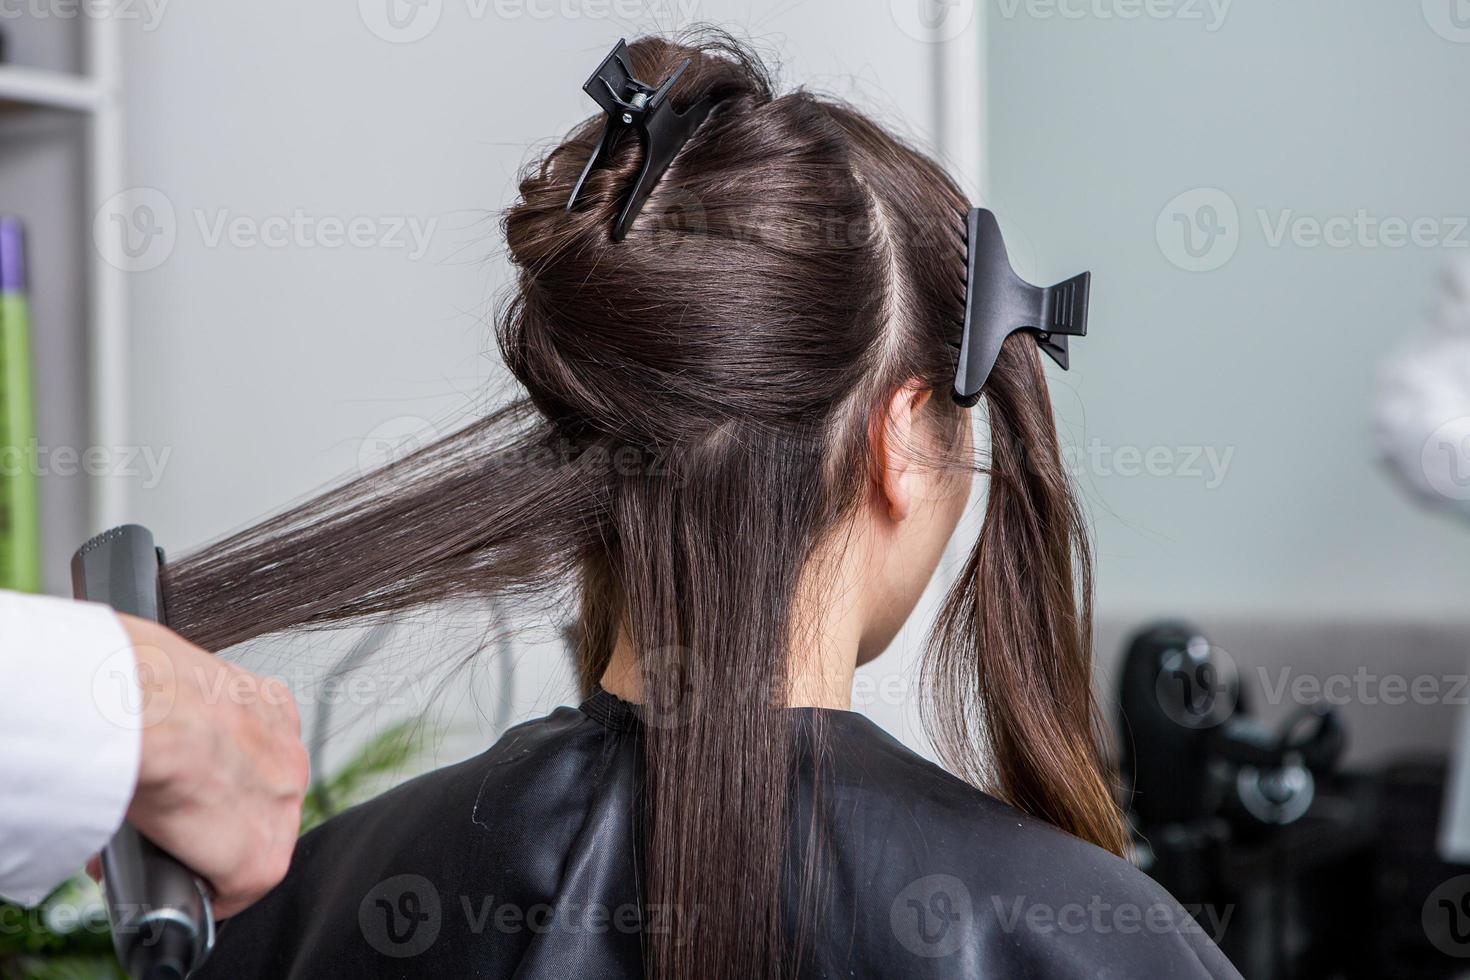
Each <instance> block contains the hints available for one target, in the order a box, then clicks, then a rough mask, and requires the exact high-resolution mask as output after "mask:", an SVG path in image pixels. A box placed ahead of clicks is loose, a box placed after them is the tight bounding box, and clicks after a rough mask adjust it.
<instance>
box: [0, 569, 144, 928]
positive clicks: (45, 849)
mask: <svg viewBox="0 0 1470 980" xmlns="http://www.w3.org/2000/svg"><path fill="white" fill-rule="evenodd" d="M0 670H3V674H4V677H5V680H6V687H7V689H8V693H7V695H6V700H5V704H4V710H0V895H3V896H4V897H6V898H8V899H10V900H11V901H14V902H18V903H19V904H21V905H34V904H36V903H37V902H39V901H41V899H43V898H45V897H46V896H47V895H49V894H50V893H51V891H52V890H53V889H55V888H56V886H57V885H60V884H61V883H62V882H63V881H65V880H66V879H67V878H68V877H69V876H71V875H72V874H74V873H75V872H76V871H77V870H78V869H79V868H80V867H81V866H82V864H83V863H84V862H85V861H86V860H87V858H88V857H90V856H91V855H93V854H95V853H97V852H98V851H99V850H101V849H102V846H103V845H104V844H106V843H107V841H108V839H109V838H110V837H111V836H112V834H113V832H114V831H116V830H117V828H118V826H119V825H120V824H121V823H122V821H123V817H124V815H125V814H126V812H127V808H128V804H129V803H130V802H131V800H132V797H133V791H134V789H135V788H136V787H137V782H138V764H139V759H140V756H141V753H142V730H141V716H140V697H139V695H140V689H139V681H138V670H137V660H136V658H135V656H134V654H133V648H132V643H131V642H130V641H129V639H128V635H127V633H126V632H125V631H124V630H123V628H122V623H121V622H120V621H119V620H118V618H117V617H116V616H115V615H114V614H113V612H112V610H110V609H108V608H107V607H105V606H101V605H96V604H94V603H83V602H73V601H71V600H68V599H56V598H51V597H48V596H29V595H21V594H19V593H15V592H3V591H0Z"/></svg>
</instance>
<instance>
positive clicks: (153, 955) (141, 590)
mask: <svg viewBox="0 0 1470 980" xmlns="http://www.w3.org/2000/svg"><path fill="white" fill-rule="evenodd" d="M162 568H163V551H162V549H160V548H157V547H155V546H154V544H153V533H152V532H151V531H149V530H148V529H147V528H146V527H139V526H138V525H137V524H125V525H123V526H122V527H115V528H113V529H112V530H110V531H105V532H103V533H102V534H99V535H97V536H96V537H95V538H93V539H92V540H90V541H88V542H87V543H86V544H84V545H82V546H81V548H79V549H78V550H77V553H76V554H75V555H74V556H72V560H71V581H72V591H73V593H74V594H75V595H76V597H77V598H78V599H90V600H93V601H95V602H103V603H106V604H107V605H109V606H111V607H112V608H113V609H116V610H117V611H118V612H123V613H128V614H130V615H133V616H137V617H139V618H142V619H151V620H153V621H155V622H159V623H162V622H165V621H166V620H165V618H164V609H163V591H162V588H161V586H160V582H159V573H160V571H161V570H162ZM102 874H103V881H104V885H103V887H104V890H105V892H106V896H107V915H108V918H109V920H110V921H111V923H112V941H113V946H114V947H115V948H116V950H117V957H118V959H119V960H121V961H122V965H123V969H125V970H127V971H128V975H129V976H131V977H132V978H133V980H183V978H185V977H187V976H188V975H189V974H190V973H192V972H194V970H195V969H197V968H198V967H199V965H200V964H202V963H203V962H204V960H205V958H206V957H207V956H208V955H209V951H210V949H211V948H212V947H213V946H214V912H213V910H212V909H211V908H210V904H209V891H208V889H207V888H206V887H205V885H204V882H202V881H200V880H199V878H198V877H196V876H195V875H194V874H193V872H191V871H190V870H189V869H188V868H186V867H184V866H183V865H182V864H180V863H179V862H178V861H177V860H175V859H174V858H173V857H172V856H171V855H169V854H168V853H166V852H165V851H163V850H162V849H161V848H159V847H158V846H157V845H155V844H154V843H153V842H151V841H149V840H147V839H146V838H144V837H143V836H142V835H141V834H139V833H138V831H137V830H136V829H135V828H134V827H133V826H132V825H131V824H127V823H125V824H123V825H122V827H121V828H120V829H119V830H118V832H117V833H116V834H115V835H113V838H112V840H111V841H109V842H108V844H107V846H106V847H105V848H103V850H102Z"/></svg>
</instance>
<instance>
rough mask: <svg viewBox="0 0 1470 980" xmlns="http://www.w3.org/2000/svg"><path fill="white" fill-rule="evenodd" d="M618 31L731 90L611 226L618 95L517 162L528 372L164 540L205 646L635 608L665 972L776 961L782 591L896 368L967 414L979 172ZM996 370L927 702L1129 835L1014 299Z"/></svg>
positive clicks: (828, 106)
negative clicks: (665, 922) (225, 529)
mask: <svg viewBox="0 0 1470 980" xmlns="http://www.w3.org/2000/svg"><path fill="white" fill-rule="evenodd" d="M630 53H631V57H632V61H633V68H634V71H635V74H636V75H637V76H638V77H640V78H645V79H663V78H665V77H667V76H668V75H669V73H670V72H672V71H673V70H674V68H675V67H677V65H678V64H679V62H680V61H682V60H683V59H685V58H691V59H693V64H692V65H691V67H690V68H689V70H688V71H687V72H686V74H685V75H684V77H683V79H682V80H681V82H680V83H679V86H678V88H677V89H676V90H675V92H674V98H675V101H676V103H680V104H687V103H689V102H692V101H693V100H695V99H697V98H700V97H702V96H703V95H705V94H706V93H714V94H715V95H716V96H718V98H719V100H720V101H719V105H718V107H717V109H716V110H715V111H714V113H713V114H712V115H711V116H710V118H709V119H708V120H707V121H706V122H705V124H704V125H703V126H702V127H701V129H700V130H699V131H698V132H697V134H696V135H695V137H694V138H693V139H692V140H691V141H690V143H689V144H688V145H687V146H686V147H685V148H684V150H683V151H682V152H681V154H680V155H679V157H678V158H677V159H676V161H675V163H674V165H673V167H672V168H671V169H670V170H669V171H668V172H667V173H666V174H665V175H664V177H663V179H662V181H661V182H660V183H659V185H658V187H657V189H656V190H655V192H654V193H653V195H652V196H651V197H650V198H649V200H648V202H647V205H646V206H645V208H644V210H643V213H642V214H641V216H640V217H639V218H638V220H637V221H636V222H635V223H634V225H633V226H632V230H631V231H630V233H629V235H628V237H627V240H626V241H623V242H620V243H615V242H613V241H612V239H611V237H610V231H611V226H612V222H613V216H614V214H615V213H616V211H617V209H618V207H619V205H620V204H621V202H622V201H623V199H624V197H625V196H626V194H627V192H628V189H629V186H630V183H631V181H632V179H633V175H634V173H635V169H636V167H637V166H638V164H639V151H638V149H637V147H636V145H634V141H632V140H626V141H624V144H623V145H622V146H620V147H619V149H618V150H617V152H616V153H615V154H614V157H613V159H612V161H611V162H610V164H609V165H608V166H606V167H604V168H601V169H599V170H597V171H595V172H594V173H593V174H592V175H591V178H590V180H589V182H588V185H587V187H586V188H585V189H584V191H583V193H582V196H581V198H580V199H579V201H578V205H577V207H576V209H574V210H573V211H571V212H568V211H567V210H566V209H565V205H566V201H567V198H568V195H569V193H570V191H571V188H572V185H573V183H574V182H575V180H576V178H577V175H578V173H579V172H580V170H581V168H582V166H583V164H584V163H585V162H586V160H587V158H588V156H589V154H590V153H591V152H592V149H593V146H594V144H595V141H596V139H597V137H598V135H599V133H600V130H601V120H600V118H599V119H592V120H589V121H588V122H586V123H585V124H583V125H582V126H580V127H579V128H577V129H576V130H575V131H574V132H573V133H572V134H571V135H570V136H568V137H567V139H566V140H565V141H564V142H562V143H561V144H560V145H559V146H557V147H556V148H555V149H553V150H552V151H551V152H550V153H549V154H548V155H547V156H546V157H545V159H544V160H542V161H540V162H539V163H537V164H536V165H534V166H532V167H531V168H530V169H529V170H528V171H527V172H526V174H525V176H524V178H523V179H522V182H521V186H520V192H521V193H520V200H519V201H518V202H517V203H516V204H515V205H514V206H513V207H512V208H511V209H510V210H509V212H508V213H507V215H506V217H505V222H504V226H505V235H506V241H507V244H508V247H509V253H510V256H511V258H512V260H513V261H514V263H515V265H516V267H517V269H518V270H519V279H518V283H517V286H516V288H515V290H514V293H513V295H512V297H511V298H510V300H509V302H508V303H507V305H506V306H505V308H504V309H503V311H502V314H501V316H500V317H499V321H498V336H499V343H500V348H501V352H502V354H503V356H504V359H505V363H506V364H507V365H508V366H509V368H510V370H511V371H512V372H513V374H514V375H515V377H516V379H517V380H518V381H519V382H520V384H521V385H523V386H524V389H525V394H524V397H521V398H518V399H516V400H514V401H512V402H511V403H510V404H508V405H507V406H506V407H504V408H503V409H501V410H499V411H496V412H493V413H491V414H490V415H488V416H487V417H485V418H482V419H480V420H478V421H476V422H474V423H473V424H471V425H469V426H468V427H466V428H464V429H463V430H461V431H459V432H457V433H455V434H453V435H451V436H450V437H448V438H446V439H444V440H441V441H440V442H438V443H436V444H435V445H432V446H429V447H427V448H426V449H424V450H421V451H420V452H418V453H416V454H415V455H413V456H411V457H409V458H407V459H405V460H402V461H400V462H397V463H394V464H392V465H390V466H388V467H386V468H384V469H383V470H381V471H378V472H374V473H371V474H369V475H367V476H365V477H363V478H361V479H358V480H355V481H353V482H351V483H348V484H347V485H345V486H343V487H340V488H337V489H335V490H333V491H331V492H329V493H326V494H324V495H322V496H321V497H319V498H317V499H314V500H311V501H308V502H307V503H305V504H302V505H300V506H297V507H295V508H293V509H291V510H290V511H288V512H286V513H283V514H281V515H279V516H277V517H274V518H272V519H270V520H267V521H266V522H264V523H262V524H261V525H259V526H257V527H254V528H251V529H248V530H246V531H243V532H241V533H239V534H236V535H234V536H232V537H230V538H228V539H226V540H224V541H221V542H219V543H216V544H214V545H212V546H210V547H208V548H206V549H204V550H203V551H201V552H199V553H197V554H194V555H191V556H188V557H187V558H185V559H184V560H182V561H180V562H178V563H176V564H175V565H174V566H173V567H172V568H171V569H170V570H169V572H168V575H167V582H166V584H167V589H168V605H169V609H170V612H171V619H172V621H173V625H174V626H175V627H176V628H177V629H179V630H180V631H181V632H183V633H184V634H185V635H186V636H188V637H190V638H192V639H193V640H195V641H197V642H199V643H201V644H203V645H204V646H206V647H210V648H215V649H218V648H222V647H227V646H230V645H232V644H235V643H238V642H240V641H243V640H246V639H249V638H251V637H255V636H259V635H262V634H267V633H274V632H278V631H282V630H289V629H293V628H311V627H319V626H328V625H333V624H337V623H342V622H345V621H349V620H353V619H357V618H361V617H370V616H375V615H383V614H393V613H397V612H399V611H402V610H405V609H409V608H412V607H418V606H423V605H426V604H428V603H433V602H437V601H441V600H445V599H452V598H471V599H473V598H476V597H496V598H502V597H511V598H516V597H520V598H527V599H529V598H533V597H537V596H551V597H553V598H557V599H574V600H576V601H577V602H579V603H580V616H579V629H578V630H577V631H576V635H577V636H578V641H577V643H578V659H579V663H580V665H581V675H582V683H583V686H584V687H585V688H588V689H590V688H591V687H593V686H594V685H595V684H596V681H597V679H598V678H599V677H600V676H601V673H602V671H603V669H604V667H605V666H606V665H607V663H608V659H609V657H610V655H611V652H612V649H613V646H614V643H615V642H616V640H617V638H618V635H619V634H620V632H621V633H625V634H626V635H627V636H628V638H629V639H630V641H631V643H632V646H633V648H634V649H635V650H637V651H638V652H639V659H640V672H641V677H642V681H643V690H644V694H645V698H646V700H647V701H648V702H649V703H650V704H651V705H654V706H660V707H661V708H668V709H671V710H659V711H657V712H655V713H654V715H655V720H654V722H653V723H650V724H648V725H647V726H646V735H645V737H644V753H645V760H646V773H647V787H648V791H649V799H650V800H651V805H650V809H649V814H648V821H647V831H646V836H647V841H646V852H645V858H646V878H647V880H646V889H647V895H648V901H649V903H650V904H651V905H657V906H660V907H662V908H663V909H666V910H672V913H673V915H674V922H675V929H674V931H673V932H671V933H664V934H659V935H650V936H649V937H648V956H649V962H648V967H649V973H650V975H651V976H655V977H658V978H665V980H667V978H684V977H699V978H701V980H718V978H736V977H738V978H742V980H744V978H750V977H770V976H778V975H781V974H782V973H784V972H788V971H789V970H790V964H791V963H792V960H793V956H794V955H795V952H794V946H793V944H792V939H791V937H786V936H783V935H782V931H781V927H780V923H781V921H782V901H783V892H782V881H783V872H784V871H785V870H786V869H785V868H784V867H783V862H784V861H785V860H786V856H785V852H786V848H785V846H784V845H785V841H786V839H787V821H788V819H789V812H788V803H787V797H788V793H789V789H788V787H789V785H790V783H789V780H790V775H791V766H792V753H791V747H790V746H791V742H790V733H789V730H788V724H789V717H790V716H789V713H788V712H786V711H784V710H783V708H784V705H785V704H786V703H787V700H786V695H785V684H786V678H787V671H788V665H789V661H790V658H791V655H792V646H793V629H794V623H793V619H794V617H793V614H792V603H793V596H794V594H795V592H796V588H797V583H798V580H799V578H800V576H801V574H802V571H803V569H804V568H805V567H806V566H807V562H808V559H809V558H810V557H811V555H812V553H813V550H814V548H816V546H817V545H818V543H819V542H820V541H821V540H823V538H824V536H826V535H828V534H829V533H831V532H833V531H834V529H835V528H837V527H838V526H839V524H840V523H841V522H842V520H843V518H844V517H845V516H847V515H850V514H851V513H852V511H853V509H854V507H855V506H856V505H857V504H859V503H860V502H861V501H863V500H864V499H865V495H867V494H869V493H871V492H872V491H873V480H872V463H871V451H870V446H871V445H872V440H873V438H874V433H875V432H877V431H878V430H879V429H880V428H881V426H882V424H883V423H882V420H883V417H884V413H883V411H882V407H883V406H884V405H885V404H886V403H887V401H888V399H889V398H890V397H891V396H892V394H893V392H894V391H895V390H896V389H897V388H898V387H899V386H900V385H902V384H904V383H906V382H908V381H910V380H912V379H918V380H919V381H920V382H921V383H922V384H924V385H927V386H929V387H930V388H932V389H933V390H934V392H935V393H936V395H935V397H933V398H931V399H930V400H929V402H928V404H929V405H930V406H932V408H931V409H929V412H930V415H931V417H932V421H933V428H934V430H935V431H936V432H948V433H951V434H953V433H955V432H958V431H959V430H960V426H962V425H964V424H966V422H965V416H964V414H963V413H962V411H961V410H960V409H958V408H957V407H956V406H955V405H954V404H953V403H952V401H951V398H950V395H949V389H950V386H951V383H952V379H953V376H954V370H955V358H956V347H955V344H956V342H957V339H958V331H959V325H960V322H961V318H962V313H963V298H962V296H961V294H960V289H959V284H960V282H961V277H962V259H963V252H962V248H961V246H960V244H959V240H958V238H957V237H956V229H957V224H958V215H959V214H960V212H961V211H962V210H963V209H964V208H965V207H967V203H966V201H965V200H964V198H963V196H962V195H961V194H960V192H959V191H958V189H957V188H956V186H955V184H954V183H953V182H952V181H951V180H950V179H949V178H948V177H946V175H945V174H944V173H943V172H942V171H941V170H940V169H939V167H937V166H936V165H935V164H934V163H933V162H932V161H931V160H930V159H928V158H927V157H925V156H924V155H922V154H920V153H918V152H917V151H915V150H913V149H911V148H910V147H909V146H907V145H905V144H904V143H903V142H901V141H900V140H898V139H896V138H894V137H893V136H892V135H890V134H889V133H887V132H886V131H885V130H883V129H882V128H880V127H879V126H877V125H876V124H874V123H873V122H871V121H869V120H868V119H867V118H865V117H864V116H863V115H861V114H859V113H858V112H856V111H855V110H853V109H851V108H849V107H847V106H845V105H842V104H839V103H837V102H834V101H831V100H827V99H823V98H819V97H817V96H815V95H812V94H810V93H808V92H805V91H796V92H792V93H790V94H786V95H780V96H778V95H776V94H775V93H774V91H773V88H772V84H771V81H770V79H769V78H768V76H767V74H766V73H765V71H764V69H763V68H762V67H761V66H760V64H759V63H758V62H757V60H756V59H755V58H754V57H752V56H751V55H750V54H749V53H748V52H747V51H746V50H745V49H743V48H742V47H741V46H739V45H737V44H735V43H733V42H731V41H729V40H728V39H727V38H724V37H723V36H719V35H708V34H706V35H703V36H701V37H700V38H698V39H695V40H693V41H687V40H686V41H685V42H684V43H678V42H673V41H666V40H662V39H652V38H650V39H643V40H640V41H638V42H636V43H634V44H633V45H631V46H630ZM984 395H985V405H986V408H987V411H988V419H989V428H990V442H989V452H988V455H989V464H988V466H987V467H985V469H986V470H987V471H988V472H989V473H990V486H989V495H988V500H987V503H986V510H985V523H984V528H983V530H982V532H981V534H980V538H979V540H978V541H977V542H976V544H975V547H974V550H973V552H972V553H971V555H970V557H969V560H968V562H967V564H966V566H965V568H964V572H963V574H962V575H961V577H960V579H959V581H958V582H957V583H956V584H955V586H954V588H953V590H952V591H951V593H950V595H949V598H948V600H947V602H946V603H945V605H944V608H943V612H942V614H941V616H940V618H939V621H938V623H937V624H936V625H935V628H934V631H933V633H932V637H931V642H930V651H929V659H928V661H927V668H926V677H927V679H928V682H929V690H928V694H927V696H926V707H925V716H926V720H927V721H928V722H929V725H930V728H931V731H932V733H933V735H934V736H935V740H936V742H937V744H938V745H939V747H940V749H941V751H942V753H943V756H944V759H945V761H946V763H947V764H948V765H949V766H950V767H951V768H953V769H954V770H955V771H957V772H958V773H960V774H962V775H963V776H965V777H966V778H969V779H971V780H972V781H974V782H975V783H977V784H980V785H983V786H987V787H989V788H991V789H992V790H993V791H994V792H996V793H998V794H999V795H1000V796H1002V797H1004V798H1005V799H1007V800H1008V801H1010V802H1011V803H1013V804H1014V805H1016V806H1018V807H1020V808H1021V809H1024V810H1026V811H1028V812H1030V813H1032V814H1035V815H1036V816H1038V817H1041V818H1043V819H1045V820H1048V821H1051V822H1052V823H1054V824H1056V825H1057V826H1059V827H1062V828H1063V829H1065V830H1068V831H1070V832H1071V833H1073V834H1076V835H1077V836H1079V837H1082V838H1084V839H1087V840H1090V841H1094V842H1096V843H1098V844H1100V845H1102V846H1103V847H1106V848H1108V849H1110V850H1112V851H1115V852H1118V851H1120V850H1121V847H1122V840H1123V838H1122V825H1121V822H1120V820H1119V816H1118V813H1117V811H1116V809H1115V807H1114V804H1113V802H1112V799H1111V795H1110V792H1109V789H1108V786H1107V783H1106V781H1105V779H1104V776H1103V772H1102V768H1101V766H1100V763H1099V755H1098V750H1097V740H1096V731H1095V720H1094V719H1095V715H1096V711H1095V705H1094V703H1093V696H1092V688H1091V679H1092V678H1091V655H1090V599H1089V596H1090V571H1089V565H1088V551H1087V544H1086V539H1085V534H1084V526H1083V523H1082V519H1081V517H1080V515H1079V512H1078V508H1077V504H1076V502H1075V500H1074V498H1073V496H1072V493H1071V490H1070V489H1069V486H1068V482H1067V478H1066V474H1065V471H1064V468H1063V466H1062V462H1061V458H1060V453H1059V450H1058V446H1057V440H1056V433H1055V428H1054V424H1053V420H1052V415H1051V410H1050V407H1049V403H1048V399H1047V392H1046V386H1045V382H1044V378H1043V375H1042V372H1041V368H1040V363H1039V360H1038V356H1037V351H1036V347H1035V343H1034V341H1033V340H1032V339H1031V338H1030V337H1029V335H1025V334H1020V335H1016V336H1013V337H1012V338H1011V339H1010V340H1009V341H1008V342H1007V343H1006V345H1005V347H1004V349H1003V350H1002V352H1001V355H1000V358H999V360H998V362H997V363H996V365H995V369H994V371H993V373H992V374H991V376H990V379H989V382H988V383H987V385H986V387H985V390H984ZM957 443H958V440H951V444H957ZM950 462H951V463H960V464H963V465H969V461H967V460H951V461H950ZM696 912H697V914H696ZM783 964H785V965H783Z"/></svg>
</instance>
